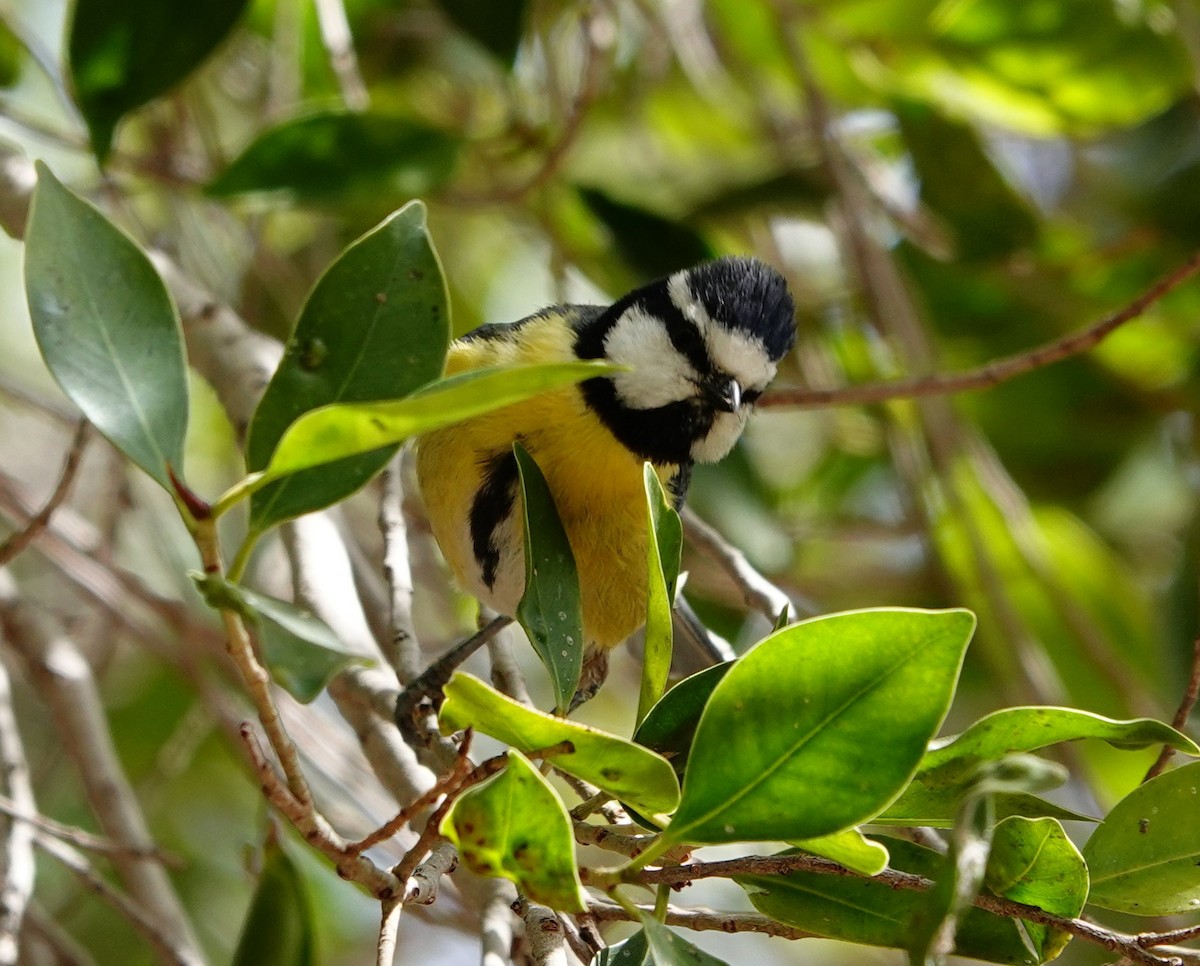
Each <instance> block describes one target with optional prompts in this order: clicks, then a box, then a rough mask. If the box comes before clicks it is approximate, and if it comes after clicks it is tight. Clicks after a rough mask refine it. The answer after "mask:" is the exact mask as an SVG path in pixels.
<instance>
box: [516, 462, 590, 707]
mask: <svg viewBox="0 0 1200 966" xmlns="http://www.w3.org/2000/svg"><path fill="white" fill-rule="evenodd" d="M513 454H514V455H515V457H516V460H517V470H518V472H519V474H520V480H521V500H522V506H523V507H524V520H525V592H524V593H523V594H522V595H521V602H520V604H519V605H518V606H517V619H518V620H519V621H520V622H521V627H523V628H524V629H525V633H526V634H527V635H528V636H529V642H530V643H531V644H532V645H533V649H534V650H535V651H537V655H538V657H540V658H541V659H542V664H544V665H545V667H546V671H547V672H548V673H549V674H550V681H551V684H553V686H554V698H555V703H556V706H557V708H558V710H559V711H560V712H562V713H566V711H567V709H568V708H569V707H570V705H571V698H572V697H574V695H575V691H576V689H577V688H578V687H579V675H580V672H581V670H582V668H583V610H582V605H581V604H580V600H579V571H578V570H577V569H576V567H575V557H574V556H573V555H572V553H571V544H570V542H569V541H568V540H567V532H566V530H564V529H563V525H562V521H561V520H560V519H559V517H558V510H557V509H556V508H555V506H554V497H553V496H552V495H551V494H550V487H548V486H547V485H546V479H545V477H544V476H542V471H541V470H540V469H539V468H538V465H537V463H535V462H534V461H533V458H532V457H531V456H530V455H529V454H528V453H527V452H526V451H525V448H524V447H523V446H521V444H520V443H516V444H514V446H513Z"/></svg>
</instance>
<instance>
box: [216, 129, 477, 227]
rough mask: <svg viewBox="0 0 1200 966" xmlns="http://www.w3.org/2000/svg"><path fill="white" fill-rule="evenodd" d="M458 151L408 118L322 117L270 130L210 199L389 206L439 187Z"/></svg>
mask: <svg viewBox="0 0 1200 966" xmlns="http://www.w3.org/2000/svg"><path fill="white" fill-rule="evenodd" d="M458 147H459V142H458V140H457V139H456V138H453V137H451V136H450V135H448V134H445V133H443V132H442V131H439V130H437V129H436V128H432V127H429V126H428V125H426V124H421V123H419V122H417V121H412V120H408V119H407V118H403V117H393V116H389V115H386V114H379V113H373V112H370V111H364V112H346V111H323V112H320V113H316V114H310V115H308V116H306V117H300V118H296V119H294V120H290V121H284V122H283V123H282V124H279V125H277V126H275V127H272V128H268V129H267V130H266V131H264V132H263V133H262V134H260V135H259V136H258V137H257V138H256V139H255V140H254V141H253V142H252V143H251V144H250V145H249V146H248V147H247V148H246V149H245V150H244V151H243V152H242V153H241V154H240V155H239V156H238V157H237V158H236V159H234V161H233V162H231V163H230V165H229V167H227V168H226V169H225V170H224V171H223V172H221V174H220V175H218V176H217V178H216V180H214V181H213V182H212V183H211V184H210V185H209V186H208V192H209V194H213V195H218V196H229V195H239V194H248V193H263V192H274V193H278V194H280V195H281V196H283V198H284V199H285V200H287V201H291V202H301V203H309V204H324V205H335V206H340V207H344V206H354V205H370V206H372V207H375V206H382V205H386V206H389V207H390V206H392V205H394V204H398V203H400V202H403V201H407V200H409V199H411V198H414V197H417V196H420V195H425V194H428V193H429V192H431V191H433V190H435V189H437V188H438V187H440V186H441V185H442V184H444V183H445V182H446V180H447V179H448V178H449V177H450V173H451V171H452V170H453V168H454V162H455V159H456V158H457V156H458Z"/></svg>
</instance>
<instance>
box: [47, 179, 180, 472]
mask: <svg viewBox="0 0 1200 966" xmlns="http://www.w3.org/2000/svg"><path fill="white" fill-rule="evenodd" d="M37 170H38V187H37V190H36V191H35V192H34V196H33V207H32V210H31V212H30V216H29V227H28V231H27V233H26V236H25V291H26V295H27V296H28V299H29V313H30V315H31V316H32V318H33V332H34V335H35V336H36V337H37V342H38V347H39V348H40V349H41V351H42V357H43V358H44V359H45V360H46V365H47V366H48V367H49V369H50V371H51V372H52V373H53V374H54V378H55V379H56V380H58V384H59V385H60V386H62V389H63V392H65V393H66V394H67V396H69V397H70V399H71V401H72V402H74V403H75V405H77V406H78V407H79V408H80V410H82V412H83V414H84V415H85V416H86V417H87V418H88V420H89V421H90V422H91V423H92V424H93V425H94V426H95V427H96V428H97V429H99V430H100V432H102V433H103V434H104V435H105V436H107V437H108V438H109V440H111V441H112V443H113V444H114V445H115V446H116V447H117V448H118V449H119V450H120V451H121V452H122V453H124V454H125V455H126V456H128V457H129V459H131V460H132V461H133V462H134V463H136V464H137V465H138V466H140V467H141V468H142V469H143V470H145V471H146V472H147V473H149V474H150V475H151V476H152V477H153V478H154V479H155V480H156V481H157V482H158V483H160V484H161V485H162V486H164V487H166V488H167V489H168V490H171V489H172V487H171V482H170V479H169V474H168V467H170V468H171V469H173V470H174V471H175V473H176V474H181V473H182V466H183V441H184V436H185V434H186V432H187V421H188V393H187V372H186V368H185V364H184V357H183V334H182V332H181V330H180V325H179V313H178V312H177V311H176V309H175V305H174V303H173V302H172V301H171V297H170V296H169V295H168V294H167V289H166V287H165V286H164V285H163V283H162V279H160V278H159V277H158V273H157V272H155V270H154V267H153V266H152V265H151V264H150V260H149V259H148V258H147V257H146V255H145V253H143V252H142V250H141V249H140V248H139V247H138V246H137V244H136V243H135V242H134V241H133V240H132V239H131V238H129V236H128V235H126V234H124V233H123V232H122V231H120V230H119V229H118V228H117V227H116V226H114V225H113V224H112V222H110V221H109V220H108V219H107V218H105V217H104V215H102V214H101V213H100V212H99V211H97V210H96V209H95V208H93V207H92V206H91V205H90V204H88V203H87V202H85V201H83V200H82V199H81V198H79V197H78V196H77V195H75V194H74V193H73V192H71V191H70V190H68V189H67V188H65V187H64V186H63V185H62V184H60V183H59V181H58V180H57V179H56V178H55V177H54V175H53V174H52V173H51V172H50V169H49V168H47V167H46V165H45V164H42V163H40V162H39V163H38V165H37Z"/></svg>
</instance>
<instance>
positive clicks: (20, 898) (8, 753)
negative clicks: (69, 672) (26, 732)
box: [0, 663, 37, 966]
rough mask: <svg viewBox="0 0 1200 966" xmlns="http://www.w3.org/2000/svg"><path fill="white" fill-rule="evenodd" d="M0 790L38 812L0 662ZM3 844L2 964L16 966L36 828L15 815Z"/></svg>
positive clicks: (0, 859) (0, 888)
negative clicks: (34, 829)
mask: <svg viewBox="0 0 1200 966" xmlns="http://www.w3.org/2000/svg"><path fill="white" fill-rule="evenodd" d="M0 789H3V791H4V794H5V796H6V797H7V798H9V799H10V800H11V801H12V803H13V805H14V807H15V808H16V809H17V810H19V811H21V812H23V813H26V814H33V813H34V812H36V810H37V803H36V802H35V801H34V797H33V784H32V783H31V782H30V780H29V766H28V763H27V761H26V758H25V746H24V744H23V743H22V742H21V735H20V732H19V731H18V730H17V717H16V715H15V714H14V713H13V705H12V684H11V682H10V681H9V677H8V669H7V668H6V667H5V666H4V664H3V663H0ZM2 824H3V835H4V838H3V841H2V842H0V875H2V876H3V881H0V964H2V966H13V964H15V963H16V962H17V956H18V954H19V952H20V935H21V922H22V920H23V919H24V917H25V910H26V908H28V906H29V900H30V898H31V897H32V896H33V883H34V871H35V863H34V858H33V839H34V831H33V827H32V826H31V825H30V824H29V823H28V822H23V821H21V820H19V819H17V818H13V817H12V816H8V820H7V821H5V822H3V823H2Z"/></svg>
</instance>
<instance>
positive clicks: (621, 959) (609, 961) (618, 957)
mask: <svg viewBox="0 0 1200 966" xmlns="http://www.w3.org/2000/svg"><path fill="white" fill-rule="evenodd" d="M596 966H654V960H653V959H652V958H651V957H650V944H649V942H647V940H646V931H645V930H644V929H639V930H638V931H637V932H635V933H634V934H633V935H632V936H630V937H629V938H628V939H626V940H625V941H624V942H621V943H618V944H617V945H615V946H608V947H606V948H604V949H602V950H600V955H599V956H598V957H597V958H596Z"/></svg>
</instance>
